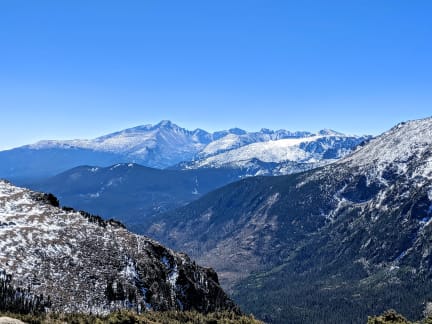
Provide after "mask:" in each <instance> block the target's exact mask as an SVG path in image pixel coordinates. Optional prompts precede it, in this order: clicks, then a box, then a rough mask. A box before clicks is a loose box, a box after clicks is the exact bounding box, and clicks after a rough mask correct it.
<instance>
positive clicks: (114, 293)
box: [0, 180, 235, 314]
mask: <svg viewBox="0 0 432 324" xmlns="http://www.w3.org/2000/svg"><path fill="white" fill-rule="evenodd" d="M46 197H47V196H46V195H43V194H40V193H36V192H32V191H30V190H27V189H23V188H18V187H15V186H13V185H11V184H10V183H8V182H6V181H3V180H0V270H1V271H0V272H1V273H2V274H8V275H12V278H13V284H14V285H15V286H17V287H24V288H26V289H27V288H28V289H29V290H30V291H31V292H32V293H34V294H35V295H40V294H43V295H44V296H50V299H51V302H52V308H53V309H54V310H61V311H64V312H77V311H79V312H92V313H101V314H103V313H107V312H110V311H113V310H115V309H119V308H129V307H132V308H134V309H136V308H138V309H139V308H141V309H145V308H149V307H151V308H152V309H155V310H158V309H160V310H168V309H172V310H175V309H180V305H181V307H182V308H183V307H186V308H187V309H191V308H194V309H198V310H201V311H209V310H211V309H212V308H213V309H216V308H218V307H220V309H232V308H234V306H235V305H234V304H233V303H232V302H231V301H230V300H229V299H228V298H227V296H226V295H225V294H224V292H223V291H222V290H221V288H220V287H219V285H218V282H217V276H216V275H215V273H214V272H212V270H209V269H204V268H200V267H199V266H197V265H195V264H192V262H191V261H190V259H189V258H188V257H187V256H186V255H183V254H177V253H175V252H173V251H172V250H169V249H166V248H164V247H163V246H161V245H160V244H158V243H157V242H155V241H153V240H151V239H148V238H146V237H143V236H139V235H135V234H132V233H130V232H128V231H127V230H126V229H125V228H124V227H122V226H121V225H120V224H118V223H116V222H112V221H103V220H101V219H100V218H97V217H94V216H86V217H85V215H83V214H82V213H79V212H76V211H73V210H62V209H60V208H58V207H56V206H55V204H54V205H52V204H50V203H48V201H47V198H46ZM161 255H163V257H164V258H166V259H169V260H170V262H171V264H175V265H176V266H175V271H174V270H173V269H169V268H166V266H165V265H164V263H163V262H161V261H160V260H161V258H162V256H161ZM177 271H178V273H177ZM198 273H199V275H200V276H204V277H205V278H206V280H207V282H210V283H211V285H212V289H213V292H209V290H208V289H207V288H208V287H207V286H204V285H201V284H200V283H199V282H196V283H195V282H194V279H193V278H194V277H195V276H198ZM179 276H183V277H182V280H183V282H190V281H192V282H194V283H193V285H194V287H193V288H190V287H183V286H181V285H179V284H176V280H177V278H179ZM165 278H168V279H165ZM191 278H192V279H191ZM174 279H175V280H174ZM59 283H61V284H59ZM177 290H179V291H184V292H185V293H184V294H182V295H181V296H178V295H176V292H177ZM188 291H190V294H191V295H190V296H195V297H190V296H189V295H188ZM143 292H145V293H143ZM147 292H150V293H149V294H148V295H147ZM210 294H214V295H213V296H211V295H210ZM214 296H216V297H214ZM213 298H216V299H218V300H214V299H213ZM178 300H180V303H179V301H178ZM215 307H216V308H215Z"/></svg>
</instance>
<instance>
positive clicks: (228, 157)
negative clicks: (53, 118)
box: [0, 121, 369, 183]
mask: <svg viewBox="0 0 432 324" xmlns="http://www.w3.org/2000/svg"><path fill="white" fill-rule="evenodd" d="M368 138H369V137H367V136H366V137H358V136H346V135H343V134H340V133H336V132H333V131H321V132H319V133H317V134H312V133H309V132H289V131H286V130H278V131H271V130H268V129H262V130H261V131H259V132H246V131H244V130H241V129H238V128H232V129H229V130H226V131H218V132H214V133H209V132H206V131H204V130H201V129H196V130H193V131H189V130H186V129H184V128H181V127H179V126H177V125H175V124H173V123H172V122H170V121H162V122H160V123H159V124H157V125H145V126H138V127H134V128H130V129H125V130H123V131H120V132H116V133H112V134H109V135H105V136H102V137H98V138H95V139H91V140H68V141H54V140H50V141H40V142H38V143H35V144H31V145H26V146H22V147H18V148H15V149H12V150H7V151H1V152H0V177H3V178H7V179H12V180H14V181H15V182H17V181H18V182H19V181H20V180H22V179H29V178H33V179H35V178H44V177H48V176H53V175H55V174H58V173H60V172H63V171H66V170H68V169H72V168H74V167H77V166H81V165H97V166H101V167H104V166H110V165H114V164H116V163H138V164H141V165H144V166H148V167H154V168H159V169H163V168H168V167H174V168H177V169H178V168H180V169H191V168H193V169H196V168H209V167H210V168H221V167H225V168H235V169H243V170H245V173H246V175H256V174H287V173H292V172H297V171H298V170H304V169H309V168H311V167H315V166H317V165H322V164H326V163H328V162H330V161H334V160H335V159H338V158H340V157H342V156H343V155H345V154H346V153H347V152H349V151H350V150H352V149H353V148H354V147H355V146H356V145H358V144H359V143H361V142H362V141H364V140H367V139H368ZM20 183H22V181H21V182H20Z"/></svg>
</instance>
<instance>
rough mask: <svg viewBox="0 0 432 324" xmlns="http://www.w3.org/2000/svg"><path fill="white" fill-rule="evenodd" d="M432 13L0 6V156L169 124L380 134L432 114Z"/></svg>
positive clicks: (217, 4) (265, 3)
mask: <svg viewBox="0 0 432 324" xmlns="http://www.w3.org/2000/svg"><path fill="white" fill-rule="evenodd" d="M431 12H432V1H429V0H427V1H426V0H425V1H421V0H419V1H395V0H379V1H377V0H370V1H367V0H364V1H360V0H353V1H346V0H344V1H332V0H315V1H309V0H304V1H303V0H302V1H290V0H284V1H282V0H281V1H275V0H273V1H272V0H261V1H256V0H217V1H211V0H208V1H203V0H200V1H189V0H183V1H177V0H175V1H174V0H172V1H164V0H140V1H133V0H130V1H110V0H104V1H97V0H93V1H80V0H73V1H70V0H64V1H55V0H51V1H44V0H39V1H28V0H27V1H21V0H2V1H1V2H0V40H1V42H0V107H1V122H2V127H1V128H0V136H1V141H0V148H8V147H13V146H17V145H21V144H26V143H29V142H34V141H36V140H39V139H47V138H58V139H60V138H83V137H95V136H97V135H102V134H104V133H108V132H111V131H115V130H119V129H122V128H126V127H132V126H135V125H139V124H147V123H156V122H158V121H159V120H161V119H170V120H172V121H174V122H176V123H177V124H179V125H180V126H184V127H187V128H196V127H201V128H204V129H208V130H216V129H224V128H230V127H234V126H238V127H242V128H245V129H248V130H256V129H260V128H262V127H266V128H275V129H276V128H286V129H290V130H311V131H316V130H318V129H321V128H333V129H336V130H339V131H343V132H348V133H372V134H378V133H380V132H382V131H384V130H386V129H388V128H389V127H391V126H393V124H395V123H397V122H399V121H402V120H406V119H415V118H422V117H426V116H430V115H432V20H431V19H430V14H431Z"/></svg>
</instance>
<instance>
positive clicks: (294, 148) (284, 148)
mask: <svg viewBox="0 0 432 324" xmlns="http://www.w3.org/2000/svg"><path fill="white" fill-rule="evenodd" d="M318 138H320V136H311V137H308V138H289V139H281V140H276V141H267V142H260V143H252V144H249V145H246V146H243V147H240V148H238V149H233V150H230V151H228V152H224V153H221V154H218V155H216V156H211V157H209V158H206V159H204V160H203V161H200V162H198V164H197V166H200V167H202V166H210V165H212V166H221V165H224V164H237V163H238V164H241V163H243V162H244V161H249V160H251V159H253V158H256V159H259V160H261V161H263V162H277V163H278V162H283V161H297V162H301V161H304V160H306V159H307V158H308V155H307V154H306V152H304V151H303V150H302V149H300V148H299V144H300V143H307V142H312V141H314V140H317V139H318Z"/></svg>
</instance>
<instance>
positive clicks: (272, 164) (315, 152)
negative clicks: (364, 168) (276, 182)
mask: <svg viewBox="0 0 432 324" xmlns="http://www.w3.org/2000/svg"><path fill="white" fill-rule="evenodd" d="M254 135H255V136H253V140H250V137H246V139H244V138H243V137H245V136H246V135H240V136H239V135H234V134H230V135H227V136H225V137H223V138H222V139H220V140H218V141H215V142H212V143H210V144H209V145H207V146H206V148H205V149H204V150H203V151H202V152H201V153H200V155H199V157H198V158H197V159H195V160H194V161H191V162H189V163H183V164H182V165H181V167H182V168H183V169H198V168H221V167H223V168H233V169H242V170H247V171H246V174H247V175H250V176H255V175H283V174H290V173H296V172H300V171H304V170H308V169H313V168H316V167H318V166H322V165H326V164H329V163H331V162H334V161H336V160H337V159H340V158H342V157H344V156H345V155H347V154H349V153H350V152H351V151H352V150H353V149H354V148H355V147H356V146H357V145H359V144H361V143H362V142H364V141H367V140H369V139H370V137H368V136H362V137H361V136H346V135H343V134H340V133H336V132H334V131H328V130H327V131H321V132H319V133H318V134H310V133H304V134H303V133H300V134H299V133H295V134H291V133H284V132H282V131H279V132H278V133H269V132H267V133H261V134H260V135H261V136H258V135H257V134H256V133H255V134H254ZM248 140H249V141H248Z"/></svg>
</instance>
